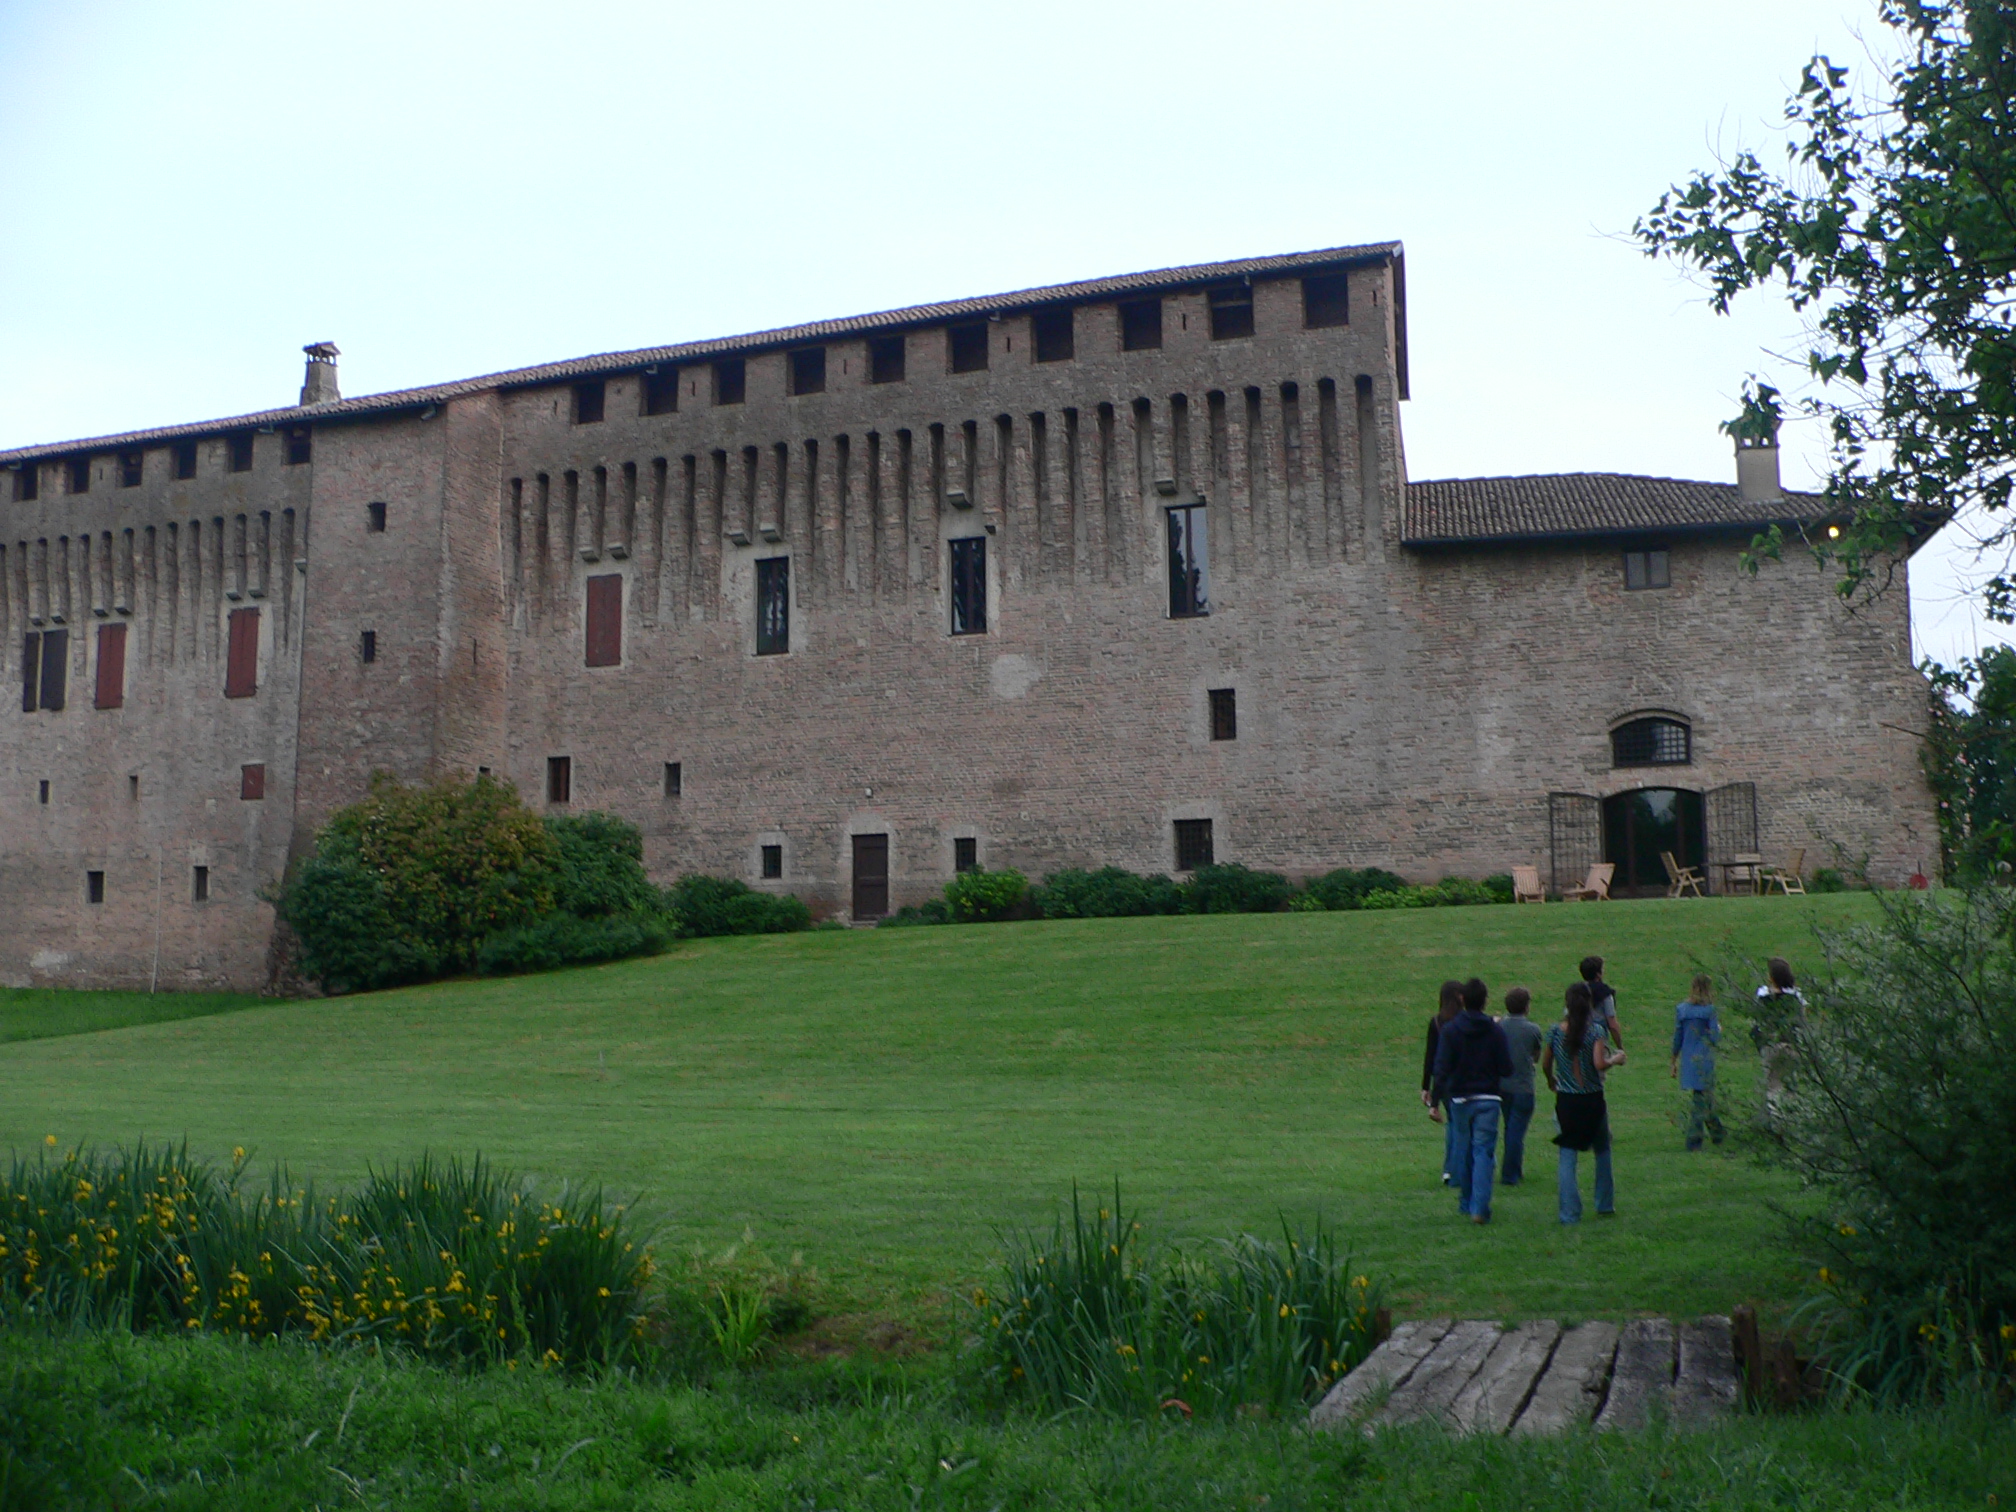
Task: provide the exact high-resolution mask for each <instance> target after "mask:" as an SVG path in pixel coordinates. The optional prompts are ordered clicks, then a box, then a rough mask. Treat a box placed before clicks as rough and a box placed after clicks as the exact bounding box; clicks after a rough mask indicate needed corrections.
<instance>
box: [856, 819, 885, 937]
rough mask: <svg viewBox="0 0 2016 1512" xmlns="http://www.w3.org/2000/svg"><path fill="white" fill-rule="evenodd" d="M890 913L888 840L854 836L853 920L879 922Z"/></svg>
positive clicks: (879, 837) (870, 836)
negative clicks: (874, 920) (878, 920)
mask: <svg viewBox="0 0 2016 1512" xmlns="http://www.w3.org/2000/svg"><path fill="white" fill-rule="evenodd" d="M888 912H889V837H888V836H887V835H856V836H855V837H854V917H855V918H857V919H879V918H881V917H883V916H884V915H885V914H887V913H888Z"/></svg>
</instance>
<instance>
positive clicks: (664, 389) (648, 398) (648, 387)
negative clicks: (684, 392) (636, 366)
mask: <svg viewBox="0 0 2016 1512" xmlns="http://www.w3.org/2000/svg"><path fill="white" fill-rule="evenodd" d="M678 412H679V369H677V368H675V367H672V366H670V365H669V364H668V365H667V366H665V367H662V368H660V369H659V370H658V371H657V372H655V373H646V374H645V375H644V413H645V414H647V415H674V414H677V413H678Z"/></svg>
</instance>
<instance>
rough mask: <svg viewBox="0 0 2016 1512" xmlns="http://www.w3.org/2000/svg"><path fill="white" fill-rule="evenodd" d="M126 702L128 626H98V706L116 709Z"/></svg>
mask: <svg viewBox="0 0 2016 1512" xmlns="http://www.w3.org/2000/svg"><path fill="white" fill-rule="evenodd" d="M125 702H126V627H125V626H124V625H100V626H99V627H98V707H99V708H101V709H116V708H118V707H120V706H121V705H122V704H124V703H125Z"/></svg>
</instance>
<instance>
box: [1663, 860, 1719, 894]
mask: <svg viewBox="0 0 2016 1512" xmlns="http://www.w3.org/2000/svg"><path fill="white" fill-rule="evenodd" d="M1659 864H1660V865H1661V866H1663V867H1665V868H1666V876H1667V878H1668V880H1669V881H1670V882H1671V884H1672V885H1671V886H1669V887H1668V888H1667V889H1666V896H1667V897H1669V898H1685V897H1688V896H1690V895H1691V896H1693V897H1696V898H1705V897H1707V896H1708V893H1707V890H1706V889H1705V888H1704V887H1702V885H1701V873H1699V872H1698V871H1696V870H1695V869H1694V868H1693V867H1691V866H1682V865H1681V864H1680V863H1679V862H1678V861H1676V860H1674V859H1673V852H1671V851H1661V852H1659Z"/></svg>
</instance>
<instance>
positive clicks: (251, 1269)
mask: <svg viewBox="0 0 2016 1512" xmlns="http://www.w3.org/2000/svg"><path fill="white" fill-rule="evenodd" d="M244 1170H245V1165H244V1155H243V1152H242V1151H240V1152H239V1154H238V1157H237V1159H236V1160H235V1161H234V1162H233V1164H232V1166H231V1167H230V1169H229V1170H227V1171H219V1170H217V1169H216V1168H214V1167H212V1166H210V1165H208V1164H207V1163H205V1162H203V1161H201V1160H197V1159H194V1158H192V1157H191V1156H190V1155H189V1153H188V1151H187V1150H186V1148H184V1149H177V1148H171V1147H168V1146H153V1145H146V1144H140V1145H136V1146H135V1147H133V1148H132V1149H130V1150H118V1151H113V1152H109V1153H105V1152H100V1151H96V1150H73V1151H71V1152H70V1153H69V1154H67V1155H65V1156H63V1157H62V1158H60V1159H57V1158H54V1157H53V1156H50V1155H48V1154H47V1153H46V1152H45V1153H44V1154H43V1155H42V1156H41V1157H39V1158H38V1159H36V1160H34V1161H32V1162H30V1161H23V1160H20V1159H16V1160H15V1161H14V1162H13V1164H12V1166H11V1168H10V1169H9V1170H8V1171H7V1172H6V1174H5V1176H4V1178H0V1318H5V1319H8V1320H11V1321H24V1320H33V1319H45V1320H49V1321H54V1322H62V1323H70V1324H86V1325H91V1324H95V1325H101V1326H103V1325H112V1326H125V1327H128V1328H132V1329H134V1330H136V1331H137V1330H144V1329H172V1330H175V1331H178V1332H188V1331H211V1332H222V1333H230V1334H242V1335H246V1336H249V1337H253V1338H267V1337H273V1336H276V1335H283V1334H286V1335H298V1336H302V1337H306V1338H308V1339H310V1340H313V1341H316V1342H323V1343H352V1342H377V1343H390V1344H398V1345H402V1346H404V1347H406V1348H408V1349H411V1350H412V1351H413V1352H415V1353H417V1354H420V1355H423V1356H426V1357H428V1358H431V1359H436V1360H448V1361H453V1360H472V1361H475V1360H496V1359H519V1358H529V1359H532V1360H534V1361H536V1362H538V1363H542V1364H547V1365H563V1364H564V1365H569V1366H576V1365H586V1364H606V1363H613V1362H616V1361H619V1360H620V1359H622V1358H623V1357H624V1355H625V1354H626V1352H627V1351H628V1350H629V1348H630V1347H631V1345H632V1343H633V1341H634V1340H635V1339H636V1337H637V1336H638V1334H639V1333H640V1332H641V1330H642V1326H643V1314H644V1303H645V1291H646V1287H647V1284H648V1283H649V1282H650V1280H651V1276H652V1271H653V1265H654V1262H653V1260H652V1257H651V1252H650V1249H649V1248H648V1246H646V1245H645V1244H644V1243H643V1242H642V1240H641V1239H640V1238H639V1237H638V1236H637V1235H635V1234H634V1233H633V1232H632V1225H631V1224H630V1222H629V1220H628V1219H627V1217H626V1215H625V1213H624V1211H623V1209H622V1208H620V1207H616V1208H610V1207H608V1206H606V1205H605V1204H604V1203H603V1201H602V1199H601V1195H600V1193H599V1192H594V1191H585V1192H572V1193H570V1192H565V1191H563V1192H562V1193H561V1194H560V1196H559V1197H557V1198H556V1199H554V1200H552V1201H545V1200H542V1199H539V1198H538V1197H536V1196H534V1195H533V1194H532V1193H531V1192H530V1191H529V1190H527V1189H526V1188H524V1187H523V1186H521V1185H519V1184H516V1183H514V1182H512V1181H511V1180H510V1179H509V1178H507V1177H505V1176H503V1175H501V1174H500V1173H499V1172H497V1171H496V1170H495V1169H494V1168H493V1167H491V1166H489V1165H488V1164H487V1163H485V1162H484V1161H483V1160H482V1159H481V1157H478V1158H476V1159H474V1160H472V1161H470V1162H469V1163H467V1164H466V1165H465V1164H463V1163H462V1162H460V1161H456V1160H450V1161H447V1162H445V1163H443V1162H438V1161H435V1160H433V1159H432V1158H430V1157H428V1156H425V1155H423V1156H421V1157H419V1158H418V1159H417V1160H414V1161H411V1162H409V1163H407V1164H405V1165H403V1166H394V1167H391V1168H389V1169H387V1170H384V1171H379V1172H374V1173H372V1174H371V1175H370V1176H369V1177H368V1178H367V1179H366V1180H365V1181H364V1183H363V1184H362V1185H361V1186H360V1187H359V1188H358V1189H357V1190H356V1191H355V1192H351V1193H347V1194H343V1195H339V1196H330V1197H317V1196H316V1195H315V1193H314V1192H313V1191H312V1190H310V1189H307V1188H293V1187H290V1186H289V1184H288V1183H287V1181H286V1180H285V1178H284V1176H283V1175H281V1174H278V1173H276V1174H275V1175H274V1177H273V1178H272V1180H271V1181H270V1182H269V1183H268V1185H267V1187H266V1188H265V1190H263V1191H259V1192H256V1193H255V1192H247V1191H246V1190H245V1187H244V1182H243V1176H244Z"/></svg>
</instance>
